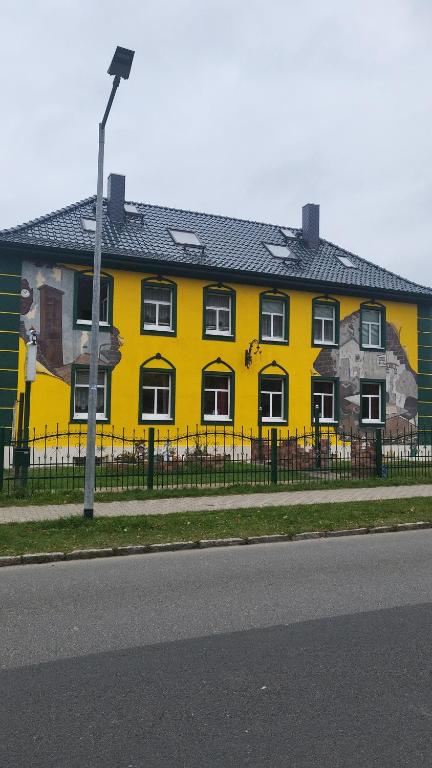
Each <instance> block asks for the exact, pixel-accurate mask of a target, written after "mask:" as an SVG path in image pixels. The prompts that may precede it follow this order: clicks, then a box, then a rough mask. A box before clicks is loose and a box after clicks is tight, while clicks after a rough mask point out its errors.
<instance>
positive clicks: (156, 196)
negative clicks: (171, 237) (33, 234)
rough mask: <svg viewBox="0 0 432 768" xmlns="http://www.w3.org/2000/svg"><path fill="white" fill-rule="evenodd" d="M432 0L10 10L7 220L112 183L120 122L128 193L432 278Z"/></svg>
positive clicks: (64, 0)
mask: <svg viewBox="0 0 432 768" xmlns="http://www.w3.org/2000/svg"><path fill="white" fill-rule="evenodd" d="M431 25H432V5H431V4H430V2H428V0H380V1H379V2H376V0H362V2H361V3H355V2H346V0H326V2H325V3H323V2H321V0H303V2H301V3H299V2H295V0H286V1H285V2H282V0H281V1H278V0H266V1H264V0H263V1H262V2H257V0H247V1H246V0H231V2H227V1H226V0H219V1H218V2H216V0H206V2H205V3H200V2H198V0H170V1H168V0H159V1H158V0H147V2H146V3H142V2H140V1H139V0H122V2H121V3H120V2H118V1H117V2H114V1H113V0H105V2H103V3H102V2H100V1H98V0H94V1H93V2H88V0H87V2H84V0H73V2H72V1H70V2H69V1H68V0H32V2H30V0H26V1H25V2H22V3H14V2H5V0H4V2H3V4H2V32H3V34H2V40H3V43H2V50H1V53H0V56H1V59H2V72H3V81H2V91H3V110H2V119H1V121H0V133H1V139H2V141H1V145H2V153H1V158H2V160H1V178H2V185H1V191H0V202H1V205H0V226H1V227H7V226H13V225H14V224H16V223H19V222H22V221H25V220H28V219H30V218H32V217H35V216H38V215H41V214H43V213H46V212H48V211H51V210H53V209H55V208H58V207H61V206H63V205H66V204H68V203H70V202H73V201H74V200H78V199H81V198H83V197H86V196H87V195H89V194H93V193H94V192H95V187H96V152H97V124H98V121H99V119H100V117H101V115H102V111H103V108H104V105H105V101H106V97H107V95H108V91H109V88H110V79H109V78H108V76H107V75H106V69H107V67H108V64H109V62H110V57H111V55H112V52H113V50H114V48H115V45H116V44H120V45H124V46H126V47H131V48H135V49H136V57H135V62H134V67H133V71H132V75H131V78H130V80H129V82H127V83H122V85H121V88H120V90H119V92H118V97H117V99H116V102H115V105H114V109H113V112H112V115H111V117H110V122H109V127H108V131H107V145H106V171H107V173H108V172H109V171H111V170H112V171H116V172H121V173H125V174H126V177H127V179H126V184H127V196H128V197H129V198H130V199H135V200H142V201H150V202H155V203H160V204H163V205H172V206H176V207H180V208H182V207H183V208H191V209H195V210H205V211H209V212H214V213H223V214H228V215H232V216H240V217H245V218H254V219H258V220H263V221H270V222H276V223H281V224H287V225H294V226H295V225H298V224H299V223H300V215H301V213H300V209H301V205H302V204H303V203H305V202H319V203H320V204H321V218H322V232H323V235H324V236H326V237H328V239H330V240H332V241H334V242H338V243H340V244H341V245H343V246H345V247H347V248H348V249H351V250H353V251H355V252H357V253H360V255H362V256H365V257H366V258H370V259H372V260H374V261H376V262H377V263H379V264H382V265H383V266H386V267H387V268H389V269H392V270H393V271H396V272H399V273H401V274H404V275H405V276H407V277H410V278H412V279H415V280H417V281H419V282H423V283H429V284H432V254H431V250H432V249H431V240H432V216H431V210H432V192H431V167H432V162H431V161H432V149H431V142H430V133H431V113H432V109H431V107H432V103H431V102H432V95H431V89H430V83H429V80H430V72H431V71H432V50H431V46H430V35H431Z"/></svg>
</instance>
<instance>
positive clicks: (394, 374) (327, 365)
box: [314, 311, 418, 431]
mask: <svg viewBox="0 0 432 768" xmlns="http://www.w3.org/2000/svg"><path fill="white" fill-rule="evenodd" d="M314 369H315V372H316V373H318V374H320V376H337V377H338V378H339V388H340V404H339V407H340V421H339V429H340V430H341V431H348V430H351V429H353V430H354V431H355V430H356V429H357V427H358V423H359V412H360V379H385V381H386V414H387V425H386V426H387V429H389V430H391V431H397V430H399V431H401V430H403V429H407V428H411V427H412V426H414V425H415V424H416V423H417V401H418V394H417V375H416V372H415V371H414V370H413V369H412V368H411V365H410V363H409V360H408V356H407V353H406V351H405V349H404V348H403V347H402V345H401V342H400V332H399V331H398V330H397V329H396V328H395V327H394V325H392V324H391V323H386V350H385V351H382V352H380V351H378V350H377V351H374V350H362V349H360V312H358V311H357V312H353V313H352V314H351V315H348V316H347V317H345V318H343V320H341V323H340V344H339V348H337V349H336V348H331V349H330V348H328V349H321V351H320V352H319V354H318V355H317V357H316V359H315V362H314Z"/></svg>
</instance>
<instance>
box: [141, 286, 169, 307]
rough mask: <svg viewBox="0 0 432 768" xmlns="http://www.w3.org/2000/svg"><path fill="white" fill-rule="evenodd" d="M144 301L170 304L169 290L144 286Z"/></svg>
mask: <svg viewBox="0 0 432 768" xmlns="http://www.w3.org/2000/svg"><path fill="white" fill-rule="evenodd" d="M144 301H164V302H167V303H168V304H171V289H170V288H159V287H156V286H154V285H146V286H145V288H144Z"/></svg>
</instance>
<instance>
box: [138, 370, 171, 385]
mask: <svg viewBox="0 0 432 768" xmlns="http://www.w3.org/2000/svg"><path fill="white" fill-rule="evenodd" d="M169 380H170V374H169V373H151V372H147V371H144V374H143V386H144V387H169Z"/></svg>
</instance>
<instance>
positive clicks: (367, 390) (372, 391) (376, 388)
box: [362, 384, 380, 395]
mask: <svg viewBox="0 0 432 768" xmlns="http://www.w3.org/2000/svg"><path fill="white" fill-rule="evenodd" d="M362 392H363V394H364V395H379V394H380V385H379V384H363V388H362Z"/></svg>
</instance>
